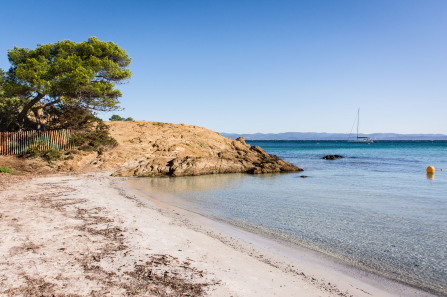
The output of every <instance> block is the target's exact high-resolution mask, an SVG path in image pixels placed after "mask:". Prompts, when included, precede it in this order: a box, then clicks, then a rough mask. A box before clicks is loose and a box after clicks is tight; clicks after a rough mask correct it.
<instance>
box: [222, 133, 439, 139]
mask: <svg viewBox="0 0 447 297" xmlns="http://www.w3.org/2000/svg"><path fill="white" fill-rule="evenodd" d="M221 135H222V136H224V137H228V138H232V139H236V138H238V137H240V136H243V137H244V138H245V139H246V140H348V138H349V134H348V133H317V132H284V133H253V134H237V133H224V132H223V133H221ZM359 136H365V137H370V138H372V139H374V140H447V135H445V134H397V133H373V134H359ZM352 137H355V135H354V136H353V135H351V138H352Z"/></svg>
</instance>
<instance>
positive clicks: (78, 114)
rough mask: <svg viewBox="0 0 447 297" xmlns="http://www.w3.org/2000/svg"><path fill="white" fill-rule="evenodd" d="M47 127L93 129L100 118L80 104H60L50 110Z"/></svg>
mask: <svg viewBox="0 0 447 297" xmlns="http://www.w3.org/2000/svg"><path fill="white" fill-rule="evenodd" d="M47 114H48V118H47V125H48V126H49V127H51V128H52V129H72V130H81V129H86V128H89V127H92V126H93V125H95V124H96V123H97V122H98V120H99V119H98V118H97V117H96V116H95V115H94V114H93V113H92V112H91V111H90V110H88V109H85V108H83V107H82V106H80V105H78V104H58V105H56V106H52V107H51V108H49V110H48V112H47Z"/></svg>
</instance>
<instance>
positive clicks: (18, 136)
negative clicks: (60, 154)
mask: <svg viewBox="0 0 447 297" xmlns="http://www.w3.org/2000/svg"><path fill="white" fill-rule="evenodd" d="M72 135H73V132H72V131H71V130H67V129H64V130H50V131H20V132H0V155H20V154H22V153H24V152H26V150H27V149H29V148H31V147H37V148H38V149H39V150H48V149H55V150H68V149H73V148H74V143H73V141H72V137H71V136H72Z"/></svg>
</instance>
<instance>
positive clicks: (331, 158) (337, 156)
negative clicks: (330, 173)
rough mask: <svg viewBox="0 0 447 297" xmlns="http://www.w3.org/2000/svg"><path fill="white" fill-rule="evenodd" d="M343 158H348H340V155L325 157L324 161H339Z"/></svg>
mask: <svg viewBox="0 0 447 297" xmlns="http://www.w3.org/2000/svg"><path fill="white" fill-rule="evenodd" d="M342 158H346V157H343V156H340V155H327V156H324V157H323V158H322V159H325V160H337V159H342Z"/></svg>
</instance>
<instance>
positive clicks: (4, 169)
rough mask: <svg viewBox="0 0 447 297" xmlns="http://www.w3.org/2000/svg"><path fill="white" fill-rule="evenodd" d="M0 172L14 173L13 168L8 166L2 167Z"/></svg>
mask: <svg viewBox="0 0 447 297" xmlns="http://www.w3.org/2000/svg"><path fill="white" fill-rule="evenodd" d="M0 172H2V173H12V170H11V169H10V168H8V167H0Z"/></svg>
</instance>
